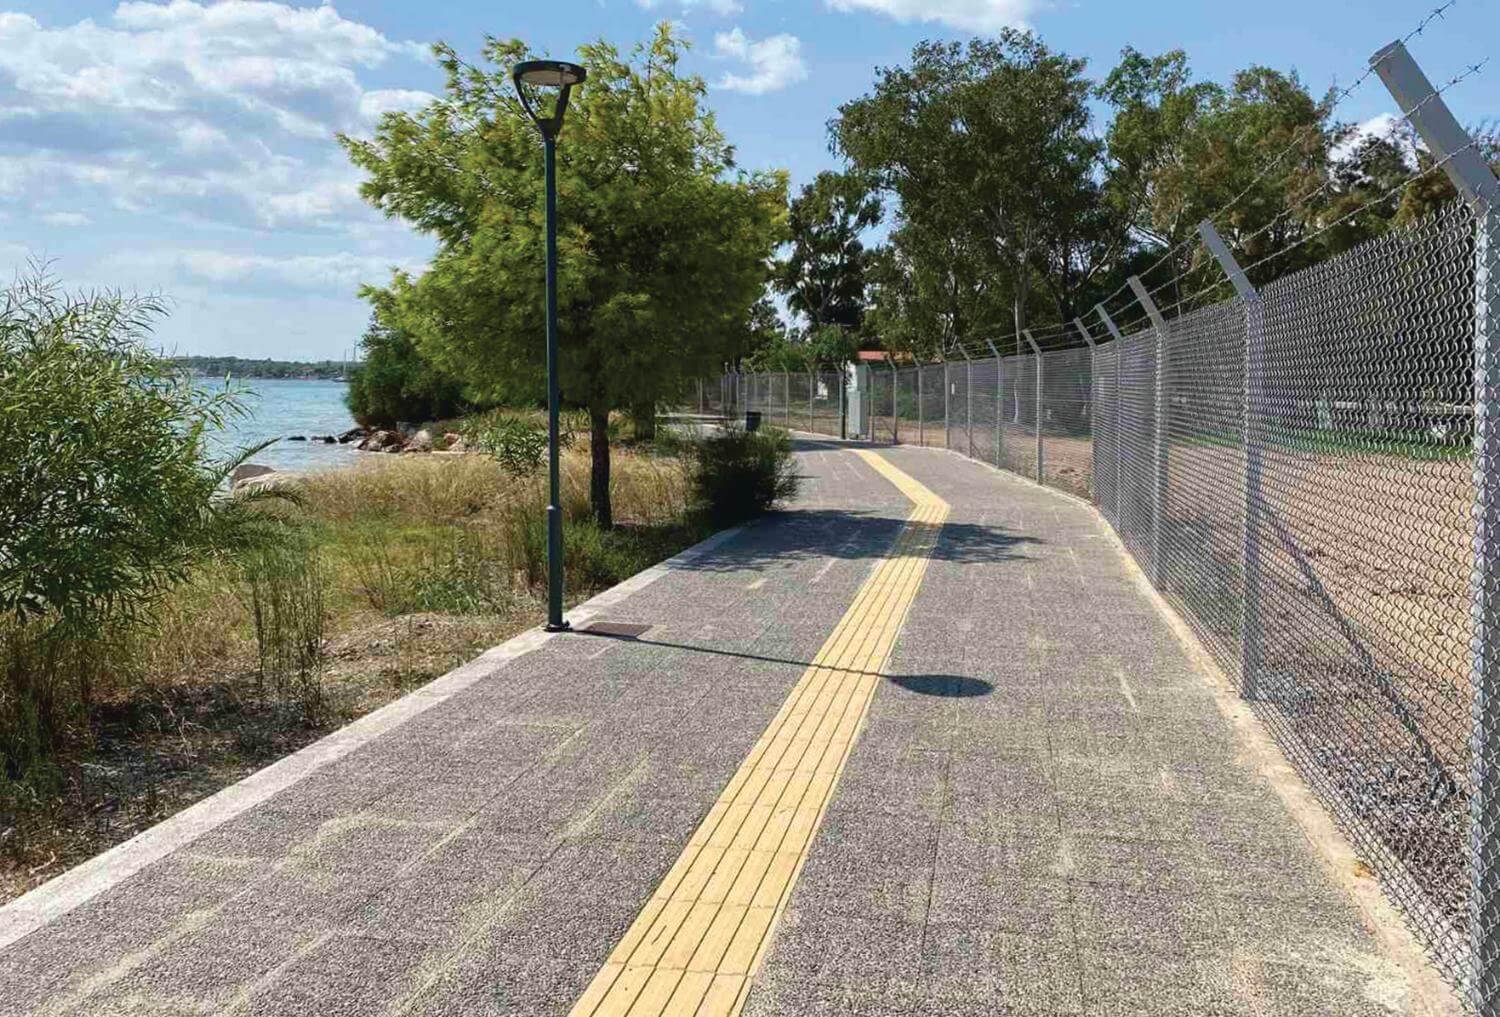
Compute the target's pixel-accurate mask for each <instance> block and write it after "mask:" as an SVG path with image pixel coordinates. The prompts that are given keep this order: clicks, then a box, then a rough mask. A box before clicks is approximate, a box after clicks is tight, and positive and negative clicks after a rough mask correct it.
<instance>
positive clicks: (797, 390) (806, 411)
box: [787, 371, 812, 431]
mask: <svg viewBox="0 0 1500 1017" xmlns="http://www.w3.org/2000/svg"><path fill="white" fill-rule="evenodd" d="M787 416H788V417H789V418H790V419H791V426H792V427H795V428H796V429H797V430H799V431H811V430H812V375H810V374H804V373H802V372H800V371H799V372H797V373H795V374H789V375H787Z"/></svg>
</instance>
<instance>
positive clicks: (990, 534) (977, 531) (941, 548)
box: [677, 508, 1040, 572]
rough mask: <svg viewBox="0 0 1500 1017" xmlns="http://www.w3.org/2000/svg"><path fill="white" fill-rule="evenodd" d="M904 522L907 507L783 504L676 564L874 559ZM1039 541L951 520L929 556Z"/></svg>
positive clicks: (971, 558)
mask: <svg viewBox="0 0 1500 1017" xmlns="http://www.w3.org/2000/svg"><path fill="white" fill-rule="evenodd" d="M905 522H906V519H905V510H902V515H901V516H900V517H899V518H898V517H896V516H894V515H883V514H881V512H880V510H876V509H871V510H860V509H826V508H823V509H813V508H807V509H798V508H793V509H787V510H785V511H781V512H773V513H771V514H770V515H767V516H764V517H762V518H761V519H758V520H756V521H755V522H753V523H751V524H750V525H749V526H748V527H747V528H746V530H745V532H744V533H743V534H741V535H739V536H737V537H736V538H735V539H733V540H731V541H729V542H728V543H727V544H724V545H722V546H720V547H718V548H716V549H715V550H714V552H713V554H710V555H704V556H702V557H699V558H696V559H693V560H690V561H688V562H685V563H683V564H681V565H680V566H677V567H678V568H681V569H682V570H684V571H693V572H743V571H754V570H757V569H764V568H767V567H770V566H773V565H787V564H792V563H795V562H798V561H802V560H806V559H811V558H834V559H838V560H842V561H864V560H877V559H880V558H884V557H885V556H886V555H887V554H888V553H890V549H891V544H892V542H893V541H894V540H895V539H896V535H897V534H898V533H900V532H901V527H902V526H903V525H904V524H905ZM1037 543H1040V541H1039V540H1038V539H1037V538H1036V537H1032V536H1028V535H1025V534H1019V533H1014V532H1011V531H1009V530H1006V529H1005V528H1004V527H1000V526H988V525H984V524H980V523H973V522H953V521H951V520H950V521H948V522H946V523H944V524H943V528H942V530H941V532H940V533H939V534H938V539H937V542H936V544H935V545H934V546H933V548H932V551H931V554H930V556H929V557H930V558H931V560H933V561H939V562H954V563H957V564H963V565H978V564H986V563H995V562H1002V561H1011V560H1018V559H1019V560H1024V559H1026V558H1027V557H1028V556H1027V555H1025V554H1024V553H1022V548H1024V547H1025V546H1026V545H1028V544H1037Z"/></svg>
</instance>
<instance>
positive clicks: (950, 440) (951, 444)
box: [947, 360, 969, 455]
mask: <svg viewBox="0 0 1500 1017" xmlns="http://www.w3.org/2000/svg"><path fill="white" fill-rule="evenodd" d="M947 446H948V448H950V449H952V450H953V451H954V452H961V453H963V454H964V455H968V454H969V362H968V361H967V360H958V361H952V360H950V361H949V362H948V434H947Z"/></svg>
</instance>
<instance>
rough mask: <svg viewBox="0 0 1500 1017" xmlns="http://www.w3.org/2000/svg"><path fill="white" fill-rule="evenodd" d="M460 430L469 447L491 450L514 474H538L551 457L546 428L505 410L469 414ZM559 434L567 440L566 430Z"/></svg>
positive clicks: (478, 450)
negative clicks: (548, 453) (472, 415)
mask: <svg viewBox="0 0 1500 1017" xmlns="http://www.w3.org/2000/svg"><path fill="white" fill-rule="evenodd" d="M460 433H462V434H463V437H464V445H465V446H466V447H468V448H471V449H473V450H475V451H477V452H485V453H488V454H489V456H490V457H491V458H492V459H494V460H495V462H497V463H499V464H500V468H501V469H502V470H504V471H505V472H506V473H507V474H509V475H510V476H512V477H524V476H529V475H531V474H533V473H536V472H537V471H538V470H540V469H541V468H542V463H543V462H544V461H545V460H546V457H547V431H546V429H545V428H543V427H542V426H541V425H540V424H537V423H534V422H533V421H531V420H528V419H526V418H525V417H518V416H514V415H513V414H509V413H503V412H496V413H487V414H483V415H481V416H475V417H469V418H467V419H465V420H464V422H463V424H462V425H461V426H460ZM558 437H559V440H560V441H563V440H564V436H563V433H562V432H559V435H558ZM568 437H569V438H571V434H570V433H569V434H568Z"/></svg>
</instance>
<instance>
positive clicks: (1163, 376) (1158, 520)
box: [1128, 275, 1171, 589]
mask: <svg viewBox="0 0 1500 1017" xmlns="http://www.w3.org/2000/svg"><path fill="white" fill-rule="evenodd" d="M1128 281H1129V283H1130V288H1131V289H1132V290H1134V291H1135V298H1136V299H1137V300H1139V301H1140V302H1141V306H1142V307H1143V308H1145V309H1146V314H1147V316H1148V317H1150V319H1151V324H1152V325H1154V326H1155V327H1156V466H1155V473H1156V485H1155V487H1156V490H1155V492H1154V493H1153V494H1152V497H1151V583H1152V585H1153V586H1155V587H1157V588H1158V589H1160V588H1161V582H1162V570H1161V531H1162V502H1163V501H1165V500H1166V497H1165V496H1166V488H1167V443H1168V437H1169V432H1168V430H1167V428H1168V420H1167V418H1168V416H1169V411H1170V409H1171V402H1170V400H1171V393H1170V392H1168V391H1167V322H1166V319H1165V318H1163V317H1162V316H1161V311H1159V310H1157V308H1156V301H1154V300H1152V299H1151V294H1150V293H1148V292H1147V291H1146V286H1145V284H1144V283H1142V282H1141V278H1140V276H1135V275H1133V276H1131V277H1130V279H1129V280H1128Z"/></svg>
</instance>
